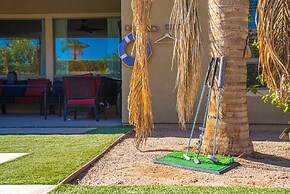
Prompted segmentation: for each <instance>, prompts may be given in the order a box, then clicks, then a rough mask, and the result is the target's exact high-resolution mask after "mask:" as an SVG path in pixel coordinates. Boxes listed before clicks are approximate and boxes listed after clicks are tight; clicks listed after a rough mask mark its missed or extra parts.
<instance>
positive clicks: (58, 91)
mask: <svg viewBox="0 0 290 194" xmlns="http://www.w3.org/2000/svg"><path fill="white" fill-rule="evenodd" d="M62 103H63V83H62V81H61V80H54V81H53V85H52V87H51V91H50V92H48V93H47V96H46V107H47V108H49V112H50V113H51V114H54V112H55V111H54V105H58V108H59V117H61V108H62V107H61V106H62ZM44 107H45V106H44V98H42V100H41V113H43V111H46V110H44Z"/></svg>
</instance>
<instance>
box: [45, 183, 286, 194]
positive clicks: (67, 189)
mask: <svg viewBox="0 0 290 194" xmlns="http://www.w3.org/2000/svg"><path fill="white" fill-rule="evenodd" d="M289 192H290V189H277V188H246V187H194V186H100V187H93V186H79V185H62V186H60V187H58V188H56V189H55V190H53V191H52V192H50V194H63V193H69V194H73V193H77V194H87V193H106V194H107V193H110V194H114V193H117V194H122V193H126V194H127V193H132V194H133V193H136V194H145V193H146V194H147V193H148V194H155V193H158V194H169V193H174V194H175V193H178V194H190V193H210V194H212V193H222V194H228V193H233V194H236V193H238V194H243V193H253V194H254V193H255V194H256V193H259V194H269V193H271V194H275V193H276V194H280V193H281V194H282V193H285V194H286V193H289Z"/></svg>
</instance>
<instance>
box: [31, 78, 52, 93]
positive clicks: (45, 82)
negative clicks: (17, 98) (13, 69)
mask: <svg viewBox="0 0 290 194" xmlns="http://www.w3.org/2000/svg"><path fill="white" fill-rule="evenodd" d="M27 84H28V85H48V86H49V85H50V84H51V82H50V80H49V79H28V80H27ZM43 90H44V88H42V87H39V88H37V87H27V88H26V91H25V96H42V94H43Z"/></svg>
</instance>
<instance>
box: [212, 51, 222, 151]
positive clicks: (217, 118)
mask: <svg viewBox="0 0 290 194" xmlns="http://www.w3.org/2000/svg"><path fill="white" fill-rule="evenodd" d="M224 67H225V57H224V56H222V57H221V61H220V69H219V81H218V102H217V112H216V123H215V131H214V141H213V142H214V144H213V156H214V155H215V154H216V137H217V132H218V122H219V111H220V104H221V91H222V87H223V76H224Z"/></svg>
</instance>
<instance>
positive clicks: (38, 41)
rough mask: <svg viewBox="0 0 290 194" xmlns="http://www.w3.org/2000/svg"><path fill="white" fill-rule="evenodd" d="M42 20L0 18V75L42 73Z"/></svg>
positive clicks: (43, 51) (43, 50)
mask: <svg viewBox="0 0 290 194" xmlns="http://www.w3.org/2000/svg"><path fill="white" fill-rule="evenodd" d="M43 26H44V21H43V20H0V75H6V74H7V73H8V72H9V71H15V72H16V73H17V74H18V75H20V76H23V75H44V74H45V66H44V56H45V49H44V47H45V44H44V30H43V29H44V27H43Z"/></svg>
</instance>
